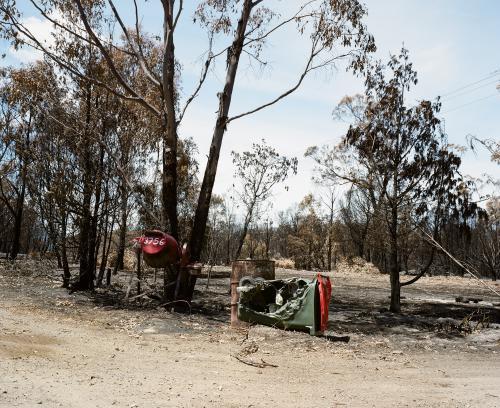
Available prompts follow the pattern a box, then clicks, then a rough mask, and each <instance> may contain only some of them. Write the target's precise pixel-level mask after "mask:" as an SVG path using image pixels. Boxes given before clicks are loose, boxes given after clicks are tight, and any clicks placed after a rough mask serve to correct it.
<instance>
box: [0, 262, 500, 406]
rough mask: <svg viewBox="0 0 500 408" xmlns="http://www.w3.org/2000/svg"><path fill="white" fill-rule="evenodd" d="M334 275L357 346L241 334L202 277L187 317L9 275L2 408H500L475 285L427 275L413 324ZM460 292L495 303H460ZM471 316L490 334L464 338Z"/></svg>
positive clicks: (495, 315)
mask: <svg viewBox="0 0 500 408" xmlns="http://www.w3.org/2000/svg"><path fill="white" fill-rule="evenodd" d="M297 274H299V273H298V272H292V271H283V270H282V271H278V276H291V275H297ZM302 274H303V275H311V273H307V272H303V273H302ZM330 276H332V280H333V283H334V291H333V301H332V305H331V313H330V325H329V328H330V331H329V334H333V335H337V336H341V335H342V336H345V335H348V336H350V341H349V343H340V342H331V341H328V340H325V339H323V338H315V337H311V336H309V335H307V334H304V333H297V332H286V331H282V330H277V329H272V328H269V327H263V326H253V327H251V328H249V329H240V330H234V329H230V328H229V326H228V318H229V315H228V313H229V308H228V304H229V298H228V296H227V294H226V292H227V284H228V280H227V279H217V280H213V281H212V283H211V285H210V287H209V288H208V289H206V288H205V281H204V280H200V281H199V285H198V289H199V291H198V292H197V293H196V297H197V303H196V306H195V310H199V312H197V313H193V314H191V315H189V314H178V313H170V312H167V311H166V310H165V309H164V308H162V307H157V306H156V305H155V304H151V303H148V304H145V303H142V304H141V303H139V300H138V302H123V301H120V302H117V299H122V297H123V292H121V291H120V290H119V289H120V288H119V285H117V287H116V288H115V292H113V293H114V298H112V299H111V300H110V298H109V296H108V295H109V293H108V292H106V296H104V294H105V293H104V292H102V293H96V294H94V295H88V294H68V292H67V291H66V290H63V289H61V288H59V286H60V281H59V278H58V274H57V272H55V271H53V272H49V273H47V272H40V273H36V272H35V273H23V272H22V269H19V268H18V269H17V270H14V271H12V270H6V269H5V268H4V269H1V268H0V406H1V407H33V406H39V405H41V406H48V407H112V406H117V407H129V408H130V407H141V408H142V407H268V406H276V407H298V406H302V407H336V406H349V407H404V406H408V407H438V406H439V407H499V406H500V325H499V323H500V308H499V307H498V306H493V304H496V302H498V299H496V298H495V296H494V295H493V294H491V295H490V294H489V293H488V292H487V291H486V290H485V289H483V288H481V287H480V286H478V284H477V283H476V282H474V281H473V280H471V279H464V278H445V277H435V278H424V279H422V281H421V282H419V283H418V284H416V285H414V286H412V287H409V288H408V289H407V290H405V291H404V292H403V295H404V296H405V299H404V304H403V308H404V311H405V313H403V314H402V315H393V314H391V313H388V312H387V311H386V309H385V307H386V306H387V302H388V299H387V296H388V289H387V284H388V278H387V276H383V275H379V274H375V273H369V272H367V271H363V270H357V271H353V270H349V271H344V272H334V273H332V274H330ZM123 278H124V279H126V276H124V277H123ZM494 287H496V289H497V290H498V289H500V285H496V286H494ZM459 295H461V296H473V295H474V296H476V297H479V298H481V299H483V301H481V302H479V303H478V304H466V305H465V304H459V303H456V302H455V301H454V298H455V297H456V296H459ZM200 311H201V312H202V313H201V312H200ZM473 311H474V312H475V315H476V316H478V317H477V321H482V322H483V323H485V324H484V326H489V327H483V325H480V327H478V330H476V331H475V332H474V333H472V334H470V335H467V336H464V335H463V334H461V333H460V332H459V330H458V329H456V326H453V322H455V323H456V325H458V323H460V322H462V321H463V318H464V317H466V316H470V314H471V313H472V312H473ZM475 324H476V323H474V326H475ZM454 327H455V328H454ZM235 356H237V357H239V358H241V359H243V360H245V361H247V362H248V361H251V362H255V363H262V362H263V361H264V362H266V363H268V364H271V365H273V366H266V367H264V368H259V367H253V366H249V365H246V364H244V363H242V362H240V361H239V360H238V359H236V358H235ZM274 366H276V367H274Z"/></svg>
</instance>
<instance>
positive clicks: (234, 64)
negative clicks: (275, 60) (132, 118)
mask: <svg viewBox="0 0 500 408" xmlns="http://www.w3.org/2000/svg"><path fill="white" fill-rule="evenodd" d="M253 6H254V4H253V2H252V1H251V0H245V1H244V3H243V8H242V11H241V16H240V19H239V21H238V27H237V29H236V33H235V37H234V40H233V43H232V45H231V47H229V49H228V58H227V61H228V62H227V64H228V65H227V71H226V81H225V85H224V90H223V91H222V92H221V93H220V94H219V111H218V114H217V121H216V124H215V129H214V133H213V136H212V143H211V145H210V151H209V155H208V161H207V165H206V168H205V173H204V176H203V182H202V184H201V189H200V195H199V198H198V205H197V208H196V212H195V217H194V225H193V229H192V231H191V237H190V245H189V248H190V254H191V260H192V261H198V260H199V259H200V255H201V251H202V247H203V237H204V236H205V229H206V226H207V219H208V211H209V208H210V200H211V198H212V189H213V186H214V182H215V176H216V174H217V166H218V164H219V155H220V149H221V146H222V139H223V137H224V133H225V132H226V121H227V118H228V114H229V107H230V106H231V97H232V94H233V88H234V83H235V80H236V72H237V70H238V63H239V60H240V56H241V53H242V50H243V44H244V41H245V32H246V28H247V24H248V20H249V18H250V13H251V11H252V7H253Z"/></svg>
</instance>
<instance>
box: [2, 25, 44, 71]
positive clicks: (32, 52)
mask: <svg viewBox="0 0 500 408" xmlns="http://www.w3.org/2000/svg"><path fill="white" fill-rule="evenodd" d="M21 23H22V24H23V25H24V26H25V27H26V29H27V30H29V32H30V33H31V34H33V36H34V37H35V38H36V39H37V40H38V41H40V43H42V44H44V45H46V46H51V45H52V44H53V43H54V39H53V37H52V34H51V33H52V31H53V30H54V27H53V25H52V23H51V22H50V21H48V20H46V19H41V18H38V17H35V16H30V17H26V18H23V19H22V20H21ZM9 54H10V56H12V57H13V58H15V59H16V60H18V61H19V62H21V63H25V64H29V63H31V62H34V61H37V60H40V59H42V56H43V54H42V52H41V51H39V50H37V49H35V48H33V47H30V46H28V45H25V46H23V47H21V48H19V49H18V50H16V49H14V47H11V48H10V49H9Z"/></svg>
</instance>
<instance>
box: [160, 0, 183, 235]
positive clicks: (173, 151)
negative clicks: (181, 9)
mask: <svg viewBox="0 0 500 408" xmlns="http://www.w3.org/2000/svg"><path fill="white" fill-rule="evenodd" d="M162 3H163V11H164V19H163V48H164V54H163V62H162V70H163V78H162V79H163V84H162V85H163V94H164V96H163V106H164V109H163V112H164V117H163V118H162V134H163V154H162V158H163V177H162V204H163V223H164V228H165V229H166V228H167V224H168V227H169V229H170V235H172V236H173V237H174V238H175V239H177V240H179V230H178V220H177V119H176V114H175V103H176V99H177V95H176V92H175V84H174V78H175V47H174V29H175V27H174V15H173V14H174V4H173V3H174V1H172V0H171V1H163V2H162Z"/></svg>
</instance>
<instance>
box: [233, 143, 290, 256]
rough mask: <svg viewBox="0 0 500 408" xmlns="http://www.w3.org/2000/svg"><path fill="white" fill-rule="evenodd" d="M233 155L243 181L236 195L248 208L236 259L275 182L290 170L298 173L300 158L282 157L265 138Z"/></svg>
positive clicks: (285, 176) (238, 173)
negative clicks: (251, 224) (298, 160)
mask: <svg viewBox="0 0 500 408" xmlns="http://www.w3.org/2000/svg"><path fill="white" fill-rule="evenodd" d="M231 154H232V155H233V163H234V165H235V167H236V173H235V174H236V177H238V178H239V179H240V183H241V186H240V188H239V189H238V190H237V194H238V196H239V198H240V201H241V203H242V204H243V208H244V211H245V220H244V222H243V230H242V232H241V235H240V238H239V241H238V247H237V249H236V254H235V259H238V258H239V256H240V254H241V249H242V248H243V243H244V242H245V237H246V236H247V232H248V227H249V226H250V223H251V222H252V221H253V220H254V217H255V213H256V212H257V210H258V208H259V207H260V206H262V205H263V204H264V203H265V202H266V201H267V200H268V199H269V198H270V197H271V194H272V189H273V187H274V186H275V185H276V184H278V183H281V182H283V181H285V180H286V178H287V177H288V175H289V174H290V173H294V174H296V173H297V158H296V157H292V158H288V157H286V156H281V155H280V154H279V153H278V152H277V151H276V150H275V149H274V148H273V147H271V146H268V145H267V144H266V143H265V141H264V140H262V143H261V144H257V143H253V144H252V149H251V150H250V151H245V152H242V153H237V152H234V151H233V152H232V153H231Z"/></svg>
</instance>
